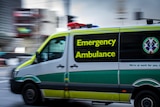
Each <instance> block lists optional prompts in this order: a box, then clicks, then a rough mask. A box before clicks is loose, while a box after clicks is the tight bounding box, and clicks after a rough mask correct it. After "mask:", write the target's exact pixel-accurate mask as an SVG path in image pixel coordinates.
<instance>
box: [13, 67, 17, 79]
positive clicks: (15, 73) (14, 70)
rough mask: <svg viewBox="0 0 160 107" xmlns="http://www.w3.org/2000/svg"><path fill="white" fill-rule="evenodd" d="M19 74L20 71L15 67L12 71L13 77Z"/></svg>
mask: <svg viewBox="0 0 160 107" xmlns="http://www.w3.org/2000/svg"><path fill="white" fill-rule="evenodd" d="M17 74H18V71H16V68H13V69H12V71H11V78H14V77H15V76H16V75H17Z"/></svg>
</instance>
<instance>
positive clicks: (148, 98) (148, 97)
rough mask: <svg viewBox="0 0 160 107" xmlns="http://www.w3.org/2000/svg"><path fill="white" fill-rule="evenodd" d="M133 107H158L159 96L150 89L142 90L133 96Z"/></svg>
mask: <svg viewBox="0 0 160 107" xmlns="http://www.w3.org/2000/svg"><path fill="white" fill-rule="evenodd" d="M134 107H160V98H159V97H158V95H157V94H155V93H154V92H152V91H147V90H146V91H142V92H140V93H139V94H138V95H137V96H136V97H135V100H134Z"/></svg>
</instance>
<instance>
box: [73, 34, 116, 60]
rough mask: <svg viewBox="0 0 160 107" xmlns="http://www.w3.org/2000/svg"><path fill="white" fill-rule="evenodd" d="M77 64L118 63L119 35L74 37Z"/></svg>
mask: <svg viewBox="0 0 160 107" xmlns="http://www.w3.org/2000/svg"><path fill="white" fill-rule="evenodd" d="M74 59H75V61H76V62H117V61H118V33H106V34H90V35H75V36H74Z"/></svg>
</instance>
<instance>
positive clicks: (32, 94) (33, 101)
mask: <svg viewBox="0 0 160 107" xmlns="http://www.w3.org/2000/svg"><path fill="white" fill-rule="evenodd" d="M22 96H23V100H24V102H25V103H26V104H27V105H37V104H40V103H41V102H42V97H41V92H40V90H39V89H38V88H37V87H36V86H35V85H34V84H32V83H28V84H26V85H25V86H24V87H23V90H22Z"/></svg>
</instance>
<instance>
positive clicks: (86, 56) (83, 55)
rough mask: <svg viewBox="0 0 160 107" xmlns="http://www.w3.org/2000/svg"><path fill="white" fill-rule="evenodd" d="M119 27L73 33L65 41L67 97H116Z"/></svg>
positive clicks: (115, 99)
mask: <svg viewBox="0 0 160 107" xmlns="http://www.w3.org/2000/svg"><path fill="white" fill-rule="evenodd" d="M118 35H119V28H114V29H103V30H101V31H90V32H87V33H84V32H83V33H78V32H76V33H74V34H72V36H71V38H70V40H69V43H70V44H69V47H70V48H69V62H68V71H69V95H70V98H80V99H97V100H112V101H113V100H114V101H118V100H119V94H118V91H119V87H118V83H119V81H118Z"/></svg>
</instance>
